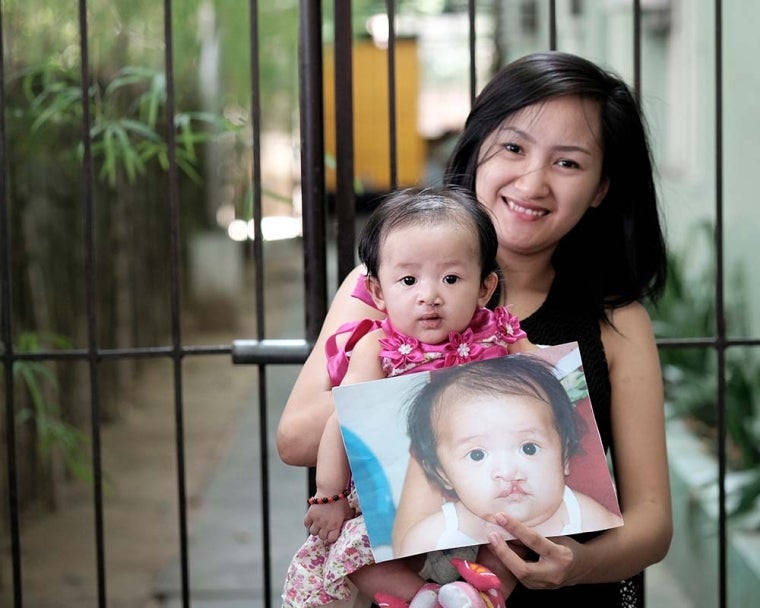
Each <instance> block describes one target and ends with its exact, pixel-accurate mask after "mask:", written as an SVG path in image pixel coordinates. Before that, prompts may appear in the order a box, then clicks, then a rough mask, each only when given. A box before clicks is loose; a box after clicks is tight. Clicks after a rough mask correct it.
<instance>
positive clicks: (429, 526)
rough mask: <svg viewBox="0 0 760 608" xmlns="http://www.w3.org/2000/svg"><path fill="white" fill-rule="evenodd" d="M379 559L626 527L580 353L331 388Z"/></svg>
mask: <svg viewBox="0 0 760 608" xmlns="http://www.w3.org/2000/svg"><path fill="white" fill-rule="evenodd" d="M333 396H334V399H335V407H336V409H337V412H338V418H339V420H340V425H341V433H342V435H343V441H344V443H345V446H346V452H347V454H348V459H349V462H350V465H351V473H352V477H353V481H354V484H355V486H356V492H357V495H358V498H359V503H360V506H361V510H362V513H363V514H364V518H365V521H366V525H367V531H368V535H369V539H370V544H371V545H372V551H373V553H374V556H375V560H376V561H385V560H388V559H395V558H399V557H404V556H408V555H414V554H417V553H424V552H428V551H433V550H438V549H450V548H455V547H461V546H470V545H477V544H483V543H487V542H488V534H489V533H490V532H491V531H497V532H498V533H500V534H501V535H502V536H504V538H505V539H508V538H509V537H508V536H507V534H506V532H504V530H503V529H502V528H501V527H499V526H497V525H495V524H493V523H492V522H491V517H492V516H493V515H494V514H495V513H500V512H502V513H505V514H507V515H508V516H510V517H514V518H518V519H520V520H521V521H523V522H524V523H526V524H527V525H529V526H531V527H533V528H534V529H536V530H537V531H539V532H540V533H541V534H543V535H544V536H564V535H569V534H577V533H579V532H591V531H595V530H603V529H607V528H612V527H616V526H620V525H622V524H623V520H622V517H621V513H620V507H619V505H618V501H617V495H616V492H615V488H614V485H613V481H612V478H611V475H610V472H609V468H608V464H607V459H606V456H605V454H604V450H603V447H602V443H601V440H600V437H599V431H598V429H597V425H596V421H595V419H594V415H593V409H592V405H591V402H590V399H589V395H588V390H587V387H586V379H585V375H584V373H583V364H582V361H581V357H580V351H579V349H578V345H577V343H569V344H563V345H559V346H552V347H546V348H540V349H537V350H535V351H531V352H529V353H522V354H515V355H507V356H505V357H500V358H497V359H490V360H486V361H478V362H474V363H468V364H465V365H459V366H455V367H451V368H445V369H439V370H435V371H429V372H420V373H416V374H409V375H405V376H398V377H395V378H387V379H383V380H376V381H372V382H365V383H360V384H353V385H347V386H341V387H337V388H335V389H333Z"/></svg>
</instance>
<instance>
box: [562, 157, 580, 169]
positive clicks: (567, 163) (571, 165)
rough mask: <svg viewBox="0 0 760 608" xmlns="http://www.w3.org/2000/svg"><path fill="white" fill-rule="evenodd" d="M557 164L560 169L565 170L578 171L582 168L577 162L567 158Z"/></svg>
mask: <svg viewBox="0 0 760 608" xmlns="http://www.w3.org/2000/svg"><path fill="white" fill-rule="evenodd" d="M557 164H558V165H559V166H560V167H563V168H565V169H578V168H579V167H580V165H579V164H578V163H577V162H575V161H574V160H570V159H567V158H565V159H563V160H560V161H558V162H557Z"/></svg>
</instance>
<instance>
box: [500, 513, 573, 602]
mask: <svg viewBox="0 0 760 608" xmlns="http://www.w3.org/2000/svg"><path fill="white" fill-rule="evenodd" d="M493 521H494V523H496V524H498V525H499V526H501V527H502V528H504V530H505V531H506V532H507V533H509V535H511V536H513V537H514V539H515V540H511V541H507V542H504V538H503V537H502V536H501V535H500V534H499V533H497V532H492V533H491V534H489V536H488V539H489V540H490V541H491V544H490V546H489V548H490V549H491V552H492V553H493V554H494V555H495V556H496V557H497V558H498V559H499V561H501V563H502V564H504V566H505V567H506V568H507V570H509V571H510V572H511V573H512V574H513V575H514V576H515V578H517V580H519V581H520V582H521V583H522V584H523V585H525V586H526V587H528V588H530V589H556V588H557V587H564V586H566V585H572V584H574V583H575V582H576V577H577V572H576V571H577V569H578V567H579V564H580V553H582V551H583V545H581V544H580V543H578V542H577V541H575V540H573V539H572V538H569V537H567V536H560V537H556V538H552V539H551V540H549V539H548V538H546V537H545V536H541V534H539V533H538V532H536V531H535V530H533V529H532V528H530V527H528V526H526V525H525V524H523V523H522V522H520V521H518V520H516V519H512V518H510V517H507V516H506V515H504V514H503V513H499V514H497V515H496V516H495V517H494V519H493Z"/></svg>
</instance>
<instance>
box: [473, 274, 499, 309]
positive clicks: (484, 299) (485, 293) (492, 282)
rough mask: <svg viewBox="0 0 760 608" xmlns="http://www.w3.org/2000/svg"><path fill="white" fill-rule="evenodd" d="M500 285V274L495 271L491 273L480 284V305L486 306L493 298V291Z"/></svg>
mask: <svg viewBox="0 0 760 608" xmlns="http://www.w3.org/2000/svg"><path fill="white" fill-rule="evenodd" d="M498 285H499V275H497V274H496V273H495V272H492V273H490V274H489V275H488V276H487V277H486V278H485V279H483V282H482V283H481V285H480V296H479V297H478V306H485V305H486V304H488V301H489V300H490V299H491V296H492V295H493V292H494V291H496V287H497V286H498Z"/></svg>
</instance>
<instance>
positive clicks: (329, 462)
mask: <svg viewBox="0 0 760 608" xmlns="http://www.w3.org/2000/svg"><path fill="white" fill-rule="evenodd" d="M383 336H384V333H383V332H382V331H381V330H377V331H374V332H371V333H369V334H367V335H366V336H364V337H363V338H362V339H361V340H359V342H357V344H356V346H355V347H354V349H353V351H352V353H351V358H350V359H349V364H348V370H347V372H346V375H345V377H344V378H343V382H342V383H341V384H352V383H356V382H365V381H368V380H377V379H379V378H382V377H383V371H382V366H381V364H380V357H379V353H380V343H379V341H378V340H379V338H381V337H383ZM350 480H351V470H350V468H349V464H348V457H347V456H346V451H345V449H344V446H343V438H342V437H341V432H340V422H339V421H338V415H337V413H336V412H335V411H333V413H332V414H331V416H330V417H329V418H328V419H327V423H326V424H325V429H324V431H323V433H322V438H321V440H320V442H319V451H318V452H317V493H316V496H317V498H324V497H332V496H337V495H340V494H341V493H343V492H344V491H345V490H346V489H347V488H348V485H349V482H350ZM350 517H353V509H351V508H350V507H349V506H348V501H347V500H345V499H338V500H335V501H332V502H328V503H317V504H313V505H310V506H309V510H308V512H307V513H306V517H305V519H304V525H305V526H306V527H307V528H308V529H309V532H310V533H311V534H314V535H315V536H319V537H320V538H321V539H323V540H326V541H328V542H334V541H335V540H336V539H337V538H338V534H339V533H340V528H341V526H342V525H343V522H344V521H345V520H346V519H348V518H350Z"/></svg>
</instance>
